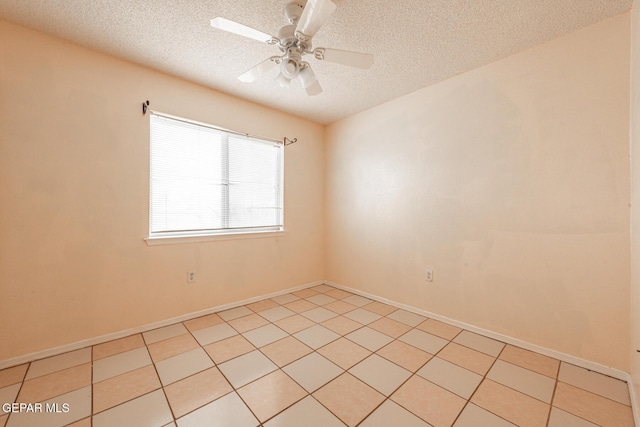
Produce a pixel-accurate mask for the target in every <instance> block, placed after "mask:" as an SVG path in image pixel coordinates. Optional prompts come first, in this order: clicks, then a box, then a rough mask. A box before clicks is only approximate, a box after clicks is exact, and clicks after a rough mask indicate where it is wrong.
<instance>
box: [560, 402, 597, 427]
mask: <svg viewBox="0 0 640 427" xmlns="http://www.w3.org/2000/svg"><path fill="white" fill-rule="evenodd" d="M548 427H598V425H597V424H593V423H591V422H589V421H587V420H585V419H584V418H579V417H576V416H575V415H572V414H570V413H568V412H565V411H563V410H562V409H558V408H556V407H555V406H552V407H551V416H550V417H549V426H548Z"/></svg>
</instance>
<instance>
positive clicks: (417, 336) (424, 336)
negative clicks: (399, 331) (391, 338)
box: [398, 329, 449, 354]
mask: <svg viewBox="0 0 640 427" xmlns="http://www.w3.org/2000/svg"><path fill="white" fill-rule="evenodd" d="M398 339H399V340H400V341H402V342H404V343H407V344H409V345H412V346H414V347H416V348H419V349H420V350H423V351H426V352H427V353H429V354H436V353H437V352H439V351H440V350H442V348H444V346H446V345H447V344H448V343H449V341H447V340H445V339H442V338H440V337H437V336H435V335H431V334H428V333H426V332H423V331H419V330H417V329H412V330H410V331H409V332H407V333H406V334H404V335H402V336H401V337H400V338H398Z"/></svg>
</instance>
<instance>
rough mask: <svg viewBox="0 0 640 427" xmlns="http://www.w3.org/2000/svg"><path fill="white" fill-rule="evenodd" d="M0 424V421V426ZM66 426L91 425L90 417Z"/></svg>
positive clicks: (81, 426) (82, 426)
mask: <svg viewBox="0 0 640 427" xmlns="http://www.w3.org/2000/svg"><path fill="white" fill-rule="evenodd" d="M1 425H2V424H1V423H0V426H1ZM66 427H91V417H87V418H83V419H81V420H80V421H76V422H75V423H73V424H68V425H67V426H66Z"/></svg>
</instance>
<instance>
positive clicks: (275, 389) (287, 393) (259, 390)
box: [238, 370, 307, 421]
mask: <svg viewBox="0 0 640 427" xmlns="http://www.w3.org/2000/svg"><path fill="white" fill-rule="evenodd" d="M238 394H239V395H240V397H241V398H242V400H244V401H245V403H246V404H247V406H248V407H249V409H251V411H252V412H253V413H254V414H255V415H256V417H258V419H259V420H260V421H266V420H268V419H269V418H271V417H273V416H274V415H276V414H277V413H278V412H280V411H282V410H283V409H285V408H287V407H289V406H291V405H293V404H294V403H296V402H297V401H299V400H300V399H302V398H303V397H305V396H306V395H307V393H306V392H305V391H304V390H303V389H302V387H300V386H299V385H298V384H296V382H295V381H293V380H292V379H291V378H289V377H288V376H287V374H285V373H284V372H282V371H280V370H277V371H275V372H272V373H270V374H268V375H265V376H264V377H262V378H260V379H258V380H256V381H254V382H252V383H250V384H247V385H245V386H244V387H242V388H240V389H239V390H238Z"/></svg>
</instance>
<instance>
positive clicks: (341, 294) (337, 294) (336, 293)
mask: <svg viewBox="0 0 640 427" xmlns="http://www.w3.org/2000/svg"><path fill="white" fill-rule="evenodd" d="M326 294H327V295H329V296H330V297H333V298H335V299H343V298H347V297H350V296H351V295H353V294H352V293H351V292H347V291H343V290H342V289H334V290H332V291H329V292H326Z"/></svg>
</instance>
